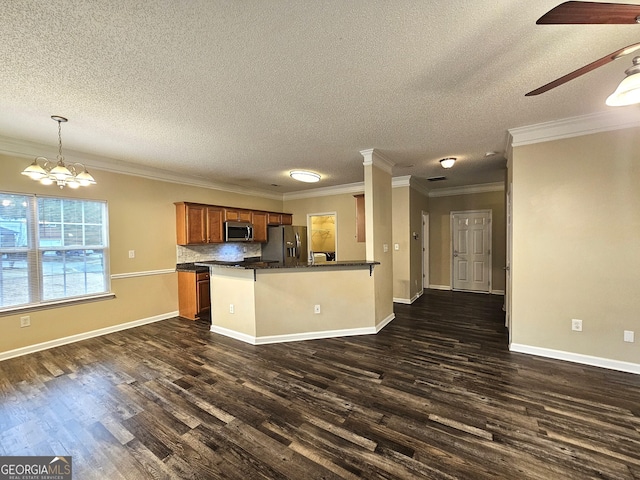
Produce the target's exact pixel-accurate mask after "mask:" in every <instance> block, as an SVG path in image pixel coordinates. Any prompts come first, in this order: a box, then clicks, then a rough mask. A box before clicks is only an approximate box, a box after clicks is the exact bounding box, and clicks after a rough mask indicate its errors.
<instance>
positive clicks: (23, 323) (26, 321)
mask: <svg viewBox="0 0 640 480" xmlns="http://www.w3.org/2000/svg"><path fill="white" fill-rule="evenodd" d="M30 326H31V317H30V316H29V315H26V316H24V317H20V328H23V327H30Z"/></svg>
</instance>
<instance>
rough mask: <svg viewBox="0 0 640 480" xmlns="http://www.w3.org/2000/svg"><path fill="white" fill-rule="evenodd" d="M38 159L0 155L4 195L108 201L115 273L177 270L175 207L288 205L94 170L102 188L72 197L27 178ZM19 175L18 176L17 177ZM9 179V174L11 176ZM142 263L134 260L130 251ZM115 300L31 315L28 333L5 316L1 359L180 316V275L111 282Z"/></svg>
mask: <svg viewBox="0 0 640 480" xmlns="http://www.w3.org/2000/svg"><path fill="white" fill-rule="evenodd" d="M30 161H31V160H30V159H25V158H13V157H8V156H0V165H2V168H3V172H5V173H4V174H3V175H2V177H0V191H7V192H15V193H28V194H41V195H54V196H60V197H71V198H86V199H98V200H106V201H107V203H108V209H109V231H110V234H109V241H110V257H111V258H110V266H111V272H110V273H111V274H112V275H114V274H125V273H136V272H148V271H153V270H163V269H172V268H175V264H176V233H175V207H174V205H173V203H174V202H177V201H192V202H202V203H211V204H221V205H230V206H239V207H246V208H255V209H265V210H273V211H281V210H282V202H281V201H277V200H272V199H266V198H261V197H254V196H248V195H242V194H237V193H229V192H223V191H220V190H213V189H207V188H199V187H191V186H185V185H180V184H175V183H169V182H161V181H155V180H149V179H144V178H140V177H134V176H128V175H120V174H114V173H109V172H104V171H100V170H95V169H93V170H92V171H91V173H92V174H93V176H94V177H95V178H96V180H97V182H98V184H97V185H95V186H91V187H87V188H81V189H78V190H75V191H74V190H71V189H68V188H65V189H64V190H60V189H58V188H55V187H52V186H50V187H45V186H42V185H40V184H38V183H37V182H34V181H33V180H30V179H29V178H27V177H25V176H24V175H20V172H21V171H22V170H23V169H24V168H25V167H26V166H27V165H28V164H29V163H30ZM12 171H13V172H15V174H11V172H12ZM7 172H8V173H7ZM129 250H135V252H136V256H135V258H133V259H129V258H128V251H129ZM111 290H112V291H113V292H114V293H115V299H112V300H103V301H97V302H91V303H85V304H80V305H73V306H64V307H57V308H47V309H42V310H34V311H30V312H29V313H28V315H29V316H30V317H31V326H30V327H27V328H20V326H19V325H20V316H21V315H24V314H25V313H19V314H3V315H1V316H0V330H1V331H2V335H1V336H0V354H1V353H2V352H7V351H9V350H14V349H17V348H21V347H26V346H29V345H34V344H37V343H41V342H47V341H52V340H56V339H59V338H63V337H67V336H71V335H77V334H82V333H86V332H90V331H93V330H97V329H100V328H107V327H114V326H116V325H119V324H122V323H127V322H132V321H138V320H142V319H147V318H151V317H154V316H159V315H166V314H168V313H171V312H176V311H177V309H178V299H177V275H176V274H175V273H173V272H172V273H168V274H163V275H149V276H140V277H134V278H115V279H112V280H111Z"/></svg>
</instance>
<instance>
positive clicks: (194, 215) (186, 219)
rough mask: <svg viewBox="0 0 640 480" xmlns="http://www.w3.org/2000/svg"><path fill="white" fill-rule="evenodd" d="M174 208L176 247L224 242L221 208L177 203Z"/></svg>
mask: <svg viewBox="0 0 640 480" xmlns="http://www.w3.org/2000/svg"><path fill="white" fill-rule="evenodd" d="M175 206H176V240H177V244H178V245H199V244H207V243H222V242H223V241H224V231H223V209H222V208H220V207H215V206H211V205H202V204H199V203H187V202H179V203H176V204H175Z"/></svg>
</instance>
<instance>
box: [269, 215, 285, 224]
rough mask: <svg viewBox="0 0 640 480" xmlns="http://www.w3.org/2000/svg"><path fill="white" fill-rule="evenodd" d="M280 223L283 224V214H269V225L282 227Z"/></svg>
mask: <svg viewBox="0 0 640 480" xmlns="http://www.w3.org/2000/svg"><path fill="white" fill-rule="evenodd" d="M280 222H282V214H281V213H273V212H268V213H267V223H268V224H269V225H280Z"/></svg>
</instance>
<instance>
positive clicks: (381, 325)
mask: <svg viewBox="0 0 640 480" xmlns="http://www.w3.org/2000/svg"><path fill="white" fill-rule="evenodd" d="M394 318H396V314H395V313H392V314H391V315H389V316H388V317H387V318H385V319H384V320H382V321H381V322H380V323H379V324H377V325H376V332H375V333H378V332H379V331H380V330H382V329H383V328H384V327H386V326H387V325H389V324H390V323H391V321H392V320H393V319H394Z"/></svg>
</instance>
